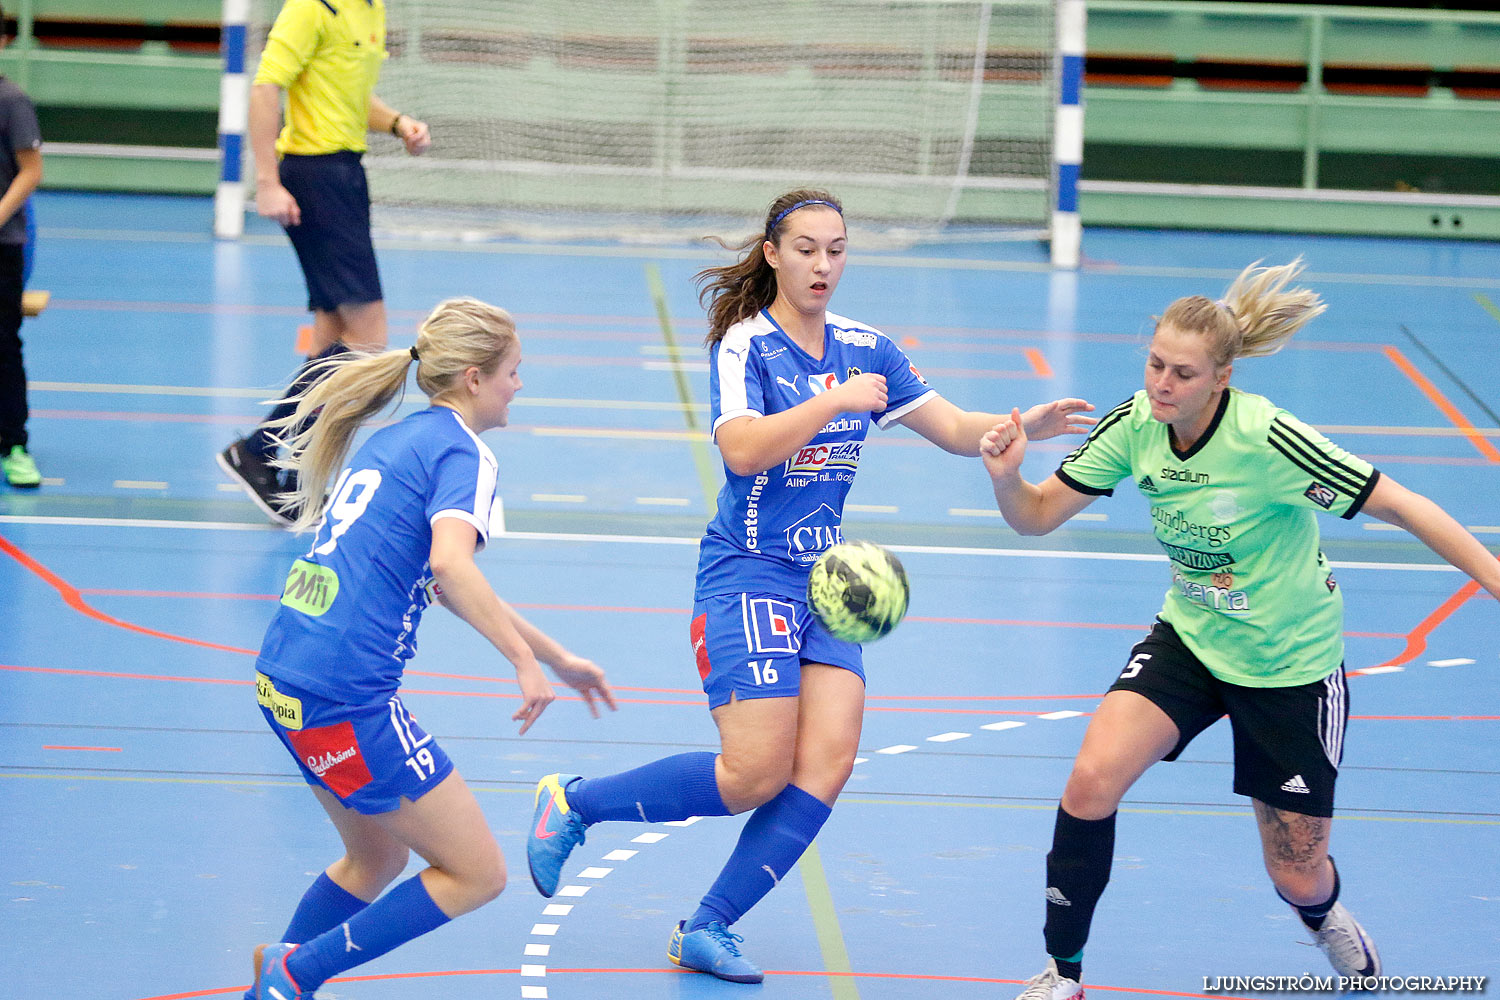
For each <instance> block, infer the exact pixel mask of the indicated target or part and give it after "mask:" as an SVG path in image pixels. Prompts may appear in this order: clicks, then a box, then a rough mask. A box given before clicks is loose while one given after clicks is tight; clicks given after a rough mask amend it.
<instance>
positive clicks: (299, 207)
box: [218, 0, 432, 525]
mask: <svg viewBox="0 0 1500 1000" xmlns="http://www.w3.org/2000/svg"><path fill="white" fill-rule="evenodd" d="M385 57H386V50H385V4H384V3H382V0H286V3H285V5H284V6H283V7H282V8H281V13H280V14H279V15H277V17H276V23H275V24H274V25H273V26H272V28H271V33H270V36H269V37H268V38H267V39H266V48H265V52H264V53H262V55H261V59H260V67H259V69H258V70H257V71H256V74H255V82H254V84H253V86H252V87H251V90H250V146H251V148H252V149H253V150H254V151H255V208H256V211H257V212H259V213H260V214H261V215H263V216H265V217H266V218H268V219H275V220H276V221H277V222H279V223H281V225H282V226H283V227H284V228H285V229H286V233H287V236H289V237H290V238H291V241H292V246H293V247H294V248H295V249H296V251H297V260H298V261H299V262H300V263H301V265H302V274H303V277H304V278H305V279H306V280H307V305H308V308H309V309H311V310H312V312H313V336H312V346H311V349H310V351H309V353H308V358H307V362H306V363H305V364H304V365H303V367H302V370H301V371H299V372H298V374H297V377H296V379H295V380H294V381H293V382H292V385H291V387H290V388H289V389H288V391H287V395H288V396H293V395H296V394H297V393H300V392H301V391H303V390H304V389H305V388H306V387H307V385H308V384H309V382H310V376H309V375H308V369H309V368H310V367H311V366H312V365H314V364H316V363H317V362H319V361H322V360H325V359H327V358H331V357H334V356H336V355H338V354H342V353H344V352H345V351H347V350H349V349H351V348H353V349H356V350H367V351H378V350H381V349H383V348H384V347H385V344H386V315H385V302H384V296H383V295H382V293H381V290H380V273H379V271H378V270H377V269H376V266H375V247H374V245H373V243H372V242H371V240H370V192H369V188H368V186H367V184H366V182H365V171H364V167H363V166H362V165H361V163H360V159H361V156H362V155H363V153H364V152H365V149H366V144H365V133H366V132H367V131H380V132H390V133H391V134H392V135H394V136H396V137H397V138H398V139H400V140H401V141H402V142H404V143H405V144H406V151H407V152H408V153H410V154H411V155H412V156H420V155H421V154H422V153H424V152H426V151H427V148H428V147H429V146H430V145H431V144H432V137H431V135H430V133H429V132H428V129H427V124H426V123H425V122H421V121H418V120H417V119H415V118H411V117H409V116H407V115H404V114H401V113H400V112H399V111H396V110H395V109H393V108H391V107H390V106H389V105H387V104H386V103H385V102H384V101H382V100H381V99H380V98H378V97H376V96H375V81H376V79H377V78H378V77H379V76H380V64H381V63H382V62H383V61H384V60H385ZM283 91H285V93H286V104H287V114H286V122H285V124H284V125H283V123H282V115H281V105H282V92H283ZM278 133H279V134H278ZM291 412H292V408H291V407H290V406H288V405H287V404H282V405H281V406H278V407H276V408H275V409H274V410H272V411H271V415H270V416H269V417H268V418H267V420H268V421H269V420H274V419H277V418H278V417H281V416H284V415H287V414H290V413H291ZM275 452H276V444H275V442H274V440H273V439H272V437H271V435H270V434H269V433H268V432H267V431H266V429H265V424H262V425H261V426H260V427H258V428H256V430H255V431H253V432H252V433H251V434H250V435H249V436H248V437H245V438H242V439H240V440H238V441H236V442H234V443H233V444H231V445H230V446H229V447H228V448H226V449H224V451H222V452H220V454H219V456H218V460H219V465H220V466H222V467H223V469H224V471H225V472H227V473H229V475H230V476H231V477H232V478H234V479H235V480H236V481H237V482H239V483H240V484H241V485H242V486H244V488H245V490H246V491H247V492H248V493H249V494H250V497H251V499H253V500H254V501H255V502H256V504H257V505H258V506H259V507H260V508H261V509H262V510H263V511H265V513H266V515H267V516H268V517H270V518H271V520H272V521H274V522H276V523H278V524H281V525H290V524H291V522H292V521H293V520H294V518H295V512H292V511H287V510H283V507H282V504H281V503H280V502H279V501H278V499H277V495H278V494H280V493H283V492H289V491H291V490H294V489H295V488H296V485H297V484H296V483H295V482H289V481H288V479H287V477H286V475H285V474H283V473H279V472H278V470H277V469H276V468H275V467H273V466H272V465H271V464H270V463H271V460H272V458H273V457H274V456H275Z"/></svg>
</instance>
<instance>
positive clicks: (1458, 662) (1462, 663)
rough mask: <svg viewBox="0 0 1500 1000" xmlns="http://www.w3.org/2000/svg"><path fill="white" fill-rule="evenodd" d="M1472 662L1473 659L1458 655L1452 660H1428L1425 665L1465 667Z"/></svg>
mask: <svg viewBox="0 0 1500 1000" xmlns="http://www.w3.org/2000/svg"><path fill="white" fill-rule="evenodd" d="M1473 662H1474V661H1473V660H1470V659H1468V658H1466V657H1462V656H1460V657H1457V658H1455V659H1452V660H1428V661H1427V665H1428V666H1429V667H1466V666H1468V665H1469V664H1471V663H1473Z"/></svg>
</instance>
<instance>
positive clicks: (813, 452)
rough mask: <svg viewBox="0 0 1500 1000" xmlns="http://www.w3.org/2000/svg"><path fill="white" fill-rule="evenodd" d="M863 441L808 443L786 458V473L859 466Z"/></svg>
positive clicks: (804, 472)
mask: <svg viewBox="0 0 1500 1000" xmlns="http://www.w3.org/2000/svg"><path fill="white" fill-rule="evenodd" d="M863 444H864V442H863V441H839V442H836V443H834V444H810V445H808V446H806V447H805V448H800V449H798V451H797V454H795V455H793V456H792V457H791V458H789V459H787V460H786V475H788V476H795V475H802V474H806V473H809V472H822V471H823V470H824V469H848V470H849V471H851V472H852V471H853V470H855V469H857V468H859V452H860V448H861V446H862V445H863Z"/></svg>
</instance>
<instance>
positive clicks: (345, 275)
mask: <svg viewBox="0 0 1500 1000" xmlns="http://www.w3.org/2000/svg"><path fill="white" fill-rule="evenodd" d="M281 184H282V186H283V187H285V188H286V189H287V191H289V192H291V195H292V197H293V198H296V199H297V206H298V207H299V208H300V209H301V210H302V223H301V224H300V225H296V226H288V227H286V234H287V236H289V237H290V238H291V240H292V246H293V248H295V249H296V251H297V260H298V261H299V262H300V263H301V264H302V276H303V278H305V279H306V280H307V307H308V308H309V309H318V310H323V311H326V312H331V311H333V310H335V309H337V308H338V307H339V306H346V305H360V304H363V303H366V302H379V301H380V300H381V299H383V298H384V297H385V296H384V295H382V294H381V291H380V272H379V271H378V270H376V267H375V245H374V244H373V243H372V242H371V241H370V189H369V186H368V184H367V183H366V182H365V168H364V167H363V166H362V165H361V164H360V154H359V153H353V152H347V151H346V152H340V153H325V154H323V155H320V156H292V155H288V156H283V157H282V158H281Z"/></svg>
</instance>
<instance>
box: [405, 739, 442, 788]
mask: <svg viewBox="0 0 1500 1000" xmlns="http://www.w3.org/2000/svg"><path fill="white" fill-rule="evenodd" d="M406 766H407V767H409V768H411V769H412V770H413V771H415V772H417V780H418V781H426V780H427V779H428V778H430V777H432V774H433V772H434V771H436V770H437V761H435V760H433V759H432V751H431V750H429V749H427V748H426V747H423V748H422V749H420V750H418V751H417V752H416V753H414V754H412V755H411V756H410V757H408V758H406Z"/></svg>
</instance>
